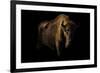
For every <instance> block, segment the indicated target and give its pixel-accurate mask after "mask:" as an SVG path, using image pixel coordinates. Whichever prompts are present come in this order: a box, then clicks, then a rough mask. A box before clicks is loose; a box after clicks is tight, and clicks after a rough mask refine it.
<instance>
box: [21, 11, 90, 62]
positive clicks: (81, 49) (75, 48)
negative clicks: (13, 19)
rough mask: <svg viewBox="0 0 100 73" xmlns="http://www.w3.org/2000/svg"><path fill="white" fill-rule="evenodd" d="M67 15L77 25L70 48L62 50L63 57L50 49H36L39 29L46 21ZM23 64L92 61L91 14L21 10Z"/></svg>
mask: <svg viewBox="0 0 100 73" xmlns="http://www.w3.org/2000/svg"><path fill="white" fill-rule="evenodd" d="M59 14H65V15H68V16H69V17H70V19H71V20H73V21H74V22H75V24H76V26H78V27H77V29H76V30H75V32H74V36H73V37H72V41H71V42H70V45H69V47H68V48H63V49H61V50H60V51H61V55H60V56H57V53H56V51H52V50H51V49H49V48H48V47H42V48H40V49H37V48H36V44H37V34H38V32H37V28H38V25H39V24H40V23H41V22H42V21H44V20H52V19H54V18H55V17H56V16H58V15H59ZM21 33H22V34H21V45H22V46H21V62H44V61H61V60H66V61H67V60H86V59H90V14H89V13H72V12H51V11H31V10H21Z"/></svg>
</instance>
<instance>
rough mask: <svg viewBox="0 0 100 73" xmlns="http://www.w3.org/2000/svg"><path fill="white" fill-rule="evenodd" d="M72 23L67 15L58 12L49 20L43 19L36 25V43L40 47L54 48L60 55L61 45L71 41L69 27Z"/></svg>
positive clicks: (66, 44) (65, 45) (66, 45)
mask: <svg viewBox="0 0 100 73" xmlns="http://www.w3.org/2000/svg"><path fill="white" fill-rule="evenodd" d="M73 24H74V22H73V21H72V20H70V18H69V16H68V15H64V14H60V15H58V16H57V17H56V18H54V19H52V20H50V21H43V22H41V23H40V25H39V26H38V43H37V46H38V47H40V46H42V45H45V46H47V47H49V48H51V49H56V51H57V55H58V56H60V50H59V49H61V48H62V47H61V45H63V46H64V47H65V48H67V47H68V45H69V43H70V41H71V27H72V25H73Z"/></svg>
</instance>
